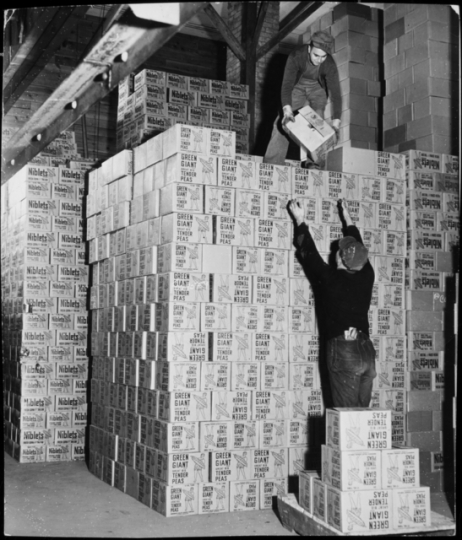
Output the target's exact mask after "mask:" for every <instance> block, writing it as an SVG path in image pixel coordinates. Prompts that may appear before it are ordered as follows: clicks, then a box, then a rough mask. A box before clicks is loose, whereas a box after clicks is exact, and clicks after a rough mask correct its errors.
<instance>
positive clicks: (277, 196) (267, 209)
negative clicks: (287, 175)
mask: <svg viewBox="0 0 462 540" xmlns="http://www.w3.org/2000/svg"><path fill="white" fill-rule="evenodd" d="M289 198H290V196H289V194H287V193H277V192H273V191H272V192H263V215H262V216H261V217H264V218H266V219H282V220H285V221H290V219H291V218H290V215H289V212H288V210H287V205H288V203H289Z"/></svg>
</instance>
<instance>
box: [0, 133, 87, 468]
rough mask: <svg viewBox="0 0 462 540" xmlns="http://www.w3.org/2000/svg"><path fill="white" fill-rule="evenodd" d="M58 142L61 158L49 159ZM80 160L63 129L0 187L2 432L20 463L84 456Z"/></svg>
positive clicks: (84, 339) (84, 335) (83, 268)
mask: <svg viewBox="0 0 462 540" xmlns="http://www.w3.org/2000/svg"><path fill="white" fill-rule="evenodd" d="M60 148H61V149H65V148H68V150H67V152H68V153H67V155H66V156H64V155H61V156H59V155H58V156H56V158H65V159H64V163H59V165H57V166H51V163H58V162H55V161H53V160H52V159H53V156H52V154H53V151H56V153H57V154H59V149H60ZM47 154H50V155H47ZM79 158H80V156H79V155H78V154H77V153H76V146H75V140H74V134H73V133H70V132H64V133H62V134H61V136H60V137H58V139H57V140H56V141H54V143H52V145H50V146H49V147H47V148H46V149H45V151H44V152H43V153H42V154H41V155H39V156H38V157H37V158H36V159H34V160H33V161H32V162H31V163H29V164H27V165H26V166H25V167H23V168H22V169H21V170H20V171H19V172H18V173H17V174H16V175H15V176H14V177H13V178H12V179H11V180H10V181H8V182H7V183H5V184H4V185H3V186H2V211H1V219H2V328H3V333H2V356H3V361H4V366H5V379H4V405H5V409H4V410H5V428H6V433H5V437H6V440H7V445H6V448H7V451H8V452H9V453H10V455H12V456H13V457H14V458H15V459H17V460H18V461H19V462H20V463H33V462H43V461H65V460H83V459H84V457H85V456H84V444H85V435H86V426H87V383H88V362H89V359H88V355H87V335H88V311H87V300H86V299H87V292H88V277H89V267H88V265H87V261H86V256H85V249H84V244H83V241H84V228H85V227H84V220H83V204H82V203H83V198H84V192H85V168H86V166H87V165H88V164H89V162H88V161H87V160H84V159H82V160H80V159H79Z"/></svg>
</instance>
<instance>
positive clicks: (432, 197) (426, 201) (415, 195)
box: [406, 189, 444, 212]
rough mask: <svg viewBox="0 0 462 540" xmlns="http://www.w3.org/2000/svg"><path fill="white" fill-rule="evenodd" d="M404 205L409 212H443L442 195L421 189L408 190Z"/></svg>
mask: <svg viewBox="0 0 462 540" xmlns="http://www.w3.org/2000/svg"><path fill="white" fill-rule="evenodd" d="M406 204H407V206H408V207H409V210H421V211H428V212H433V211H443V207H444V194H443V193H439V192H436V191H426V190H423V189H412V190H411V189H408V190H407V193H406Z"/></svg>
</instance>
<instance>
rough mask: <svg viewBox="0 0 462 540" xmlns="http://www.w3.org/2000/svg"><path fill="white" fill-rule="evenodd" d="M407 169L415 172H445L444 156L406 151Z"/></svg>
mask: <svg viewBox="0 0 462 540" xmlns="http://www.w3.org/2000/svg"><path fill="white" fill-rule="evenodd" d="M401 153H402V154H404V155H405V156H406V168H407V169H410V170H413V171H431V172H443V170H442V154H436V153H431V152H424V151H422V150H406V151H405V152H401Z"/></svg>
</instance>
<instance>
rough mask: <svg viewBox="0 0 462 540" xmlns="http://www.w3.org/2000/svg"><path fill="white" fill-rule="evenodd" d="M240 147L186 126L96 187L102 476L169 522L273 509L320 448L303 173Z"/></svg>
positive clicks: (91, 238)
mask: <svg viewBox="0 0 462 540" xmlns="http://www.w3.org/2000/svg"><path fill="white" fill-rule="evenodd" d="M230 140H231V141H232V142H231V144H229V141H230ZM234 141H235V138H234V134H233V133H232V132H228V131H224V130H221V129H212V128H206V127H200V126H190V125H182V124H176V125H175V126H173V127H171V128H170V129H169V130H167V131H165V132H163V133H161V134H159V135H157V136H155V137H153V138H151V139H148V140H147V141H145V142H144V143H142V144H141V145H139V146H137V147H135V148H134V150H133V151H131V150H123V151H122V152H120V153H119V154H117V155H115V156H114V157H113V158H111V159H110V160H107V161H106V162H104V163H103V164H102V166H101V167H100V168H98V169H95V170H93V171H91V172H90V174H89V194H88V196H87V200H86V207H87V216H88V221H87V231H88V236H87V240H88V242H89V261H90V264H91V265H92V271H91V277H92V285H91V291H90V307H91V351H92V356H93V368H92V381H91V402H92V418H91V428H90V429H91V433H90V469H91V471H92V472H93V473H94V474H95V475H96V476H98V477H99V478H101V479H103V480H105V481H106V482H108V483H109V484H111V485H114V486H115V487H118V488H119V489H121V490H122V491H124V492H125V493H128V494H130V495H132V496H134V497H136V498H138V499H139V500H140V501H142V502H144V503H145V504H147V505H148V506H150V507H151V508H153V509H155V510H157V511H159V512H161V513H162V514H164V515H168V516H173V515H184V514H191V513H193V514H194V513H214V512H227V511H244V510H252V509H259V508H269V507H271V504H272V497H273V496H274V495H276V494H277V493H279V494H280V493H284V492H285V493H287V490H288V480H289V478H290V477H296V476H297V475H298V473H299V471H300V470H303V469H304V468H306V467H307V466H308V465H309V463H310V461H309V459H308V448H309V446H310V445H311V453H313V451H312V450H313V448H314V449H315V448H316V446H317V441H319V442H320V441H321V435H320V433H319V421H320V418H321V416H322V415H323V411H324V404H323V399H322V392H321V387H320V379H319V370H318V352H319V337H318V335H317V330H316V323H315V314H314V308H313V295H312V292H311V288H310V286H309V284H308V282H307V280H306V279H305V278H304V277H303V276H302V275H301V273H300V268H299V267H296V262H295V257H294V254H293V252H292V253H291V250H292V249H293V248H292V243H291V238H292V234H293V231H292V224H291V221H290V218H289V216H288V214H287V210H286V205H287V202H288V199H289V198H290V197H291V196H292V190H293V186H294V184H293V178H294V171H295V170H296V169H295V168H294V167H291V166H289V165H287V166H273V165H267V164H263V163H261V161H256V160H255V159H253V158H252V156H248V155H247V156H246V155H242V154H239V155H236V153H235V144H234ZM297 170H298V169H297ZM299 172H300V174H302V173H306V171H303V170H302V169H300V170H299ZM315 207H316V208H317V204H316V205H315ZM99 209H101V211H100V210H99ZM313 215H314V214H313ZM323 252H324V253H325V254H326V255H327V250H326V249H324V250H323ZM292 350H293V351H294V354H291V353H290V351H292ZM319 457H320V456H319Z"/></svg>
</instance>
